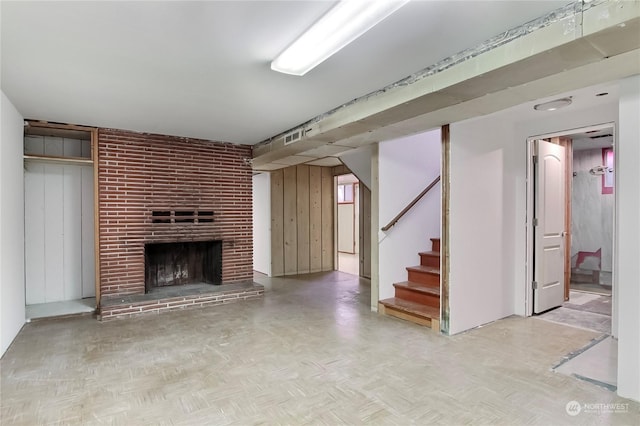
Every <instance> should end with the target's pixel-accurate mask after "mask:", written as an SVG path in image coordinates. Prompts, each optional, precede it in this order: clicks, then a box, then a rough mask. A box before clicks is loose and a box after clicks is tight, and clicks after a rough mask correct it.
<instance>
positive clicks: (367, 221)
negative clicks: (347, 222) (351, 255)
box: [358, 185, 371, 278]
mask: <svg viewBox="0 0 640 426" xmlns="http://www.w3.org/2000/svg"><path fill="white" fill-rule="evenodd" d="M358 186H359V187H360V189H359V191H360V223H359V226H360V253H359V256H360V276H362V277H365V278H371V191H370V190H369V188H367V187H366V186H365V185H358Z"/></svg>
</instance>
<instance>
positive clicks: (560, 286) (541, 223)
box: [533, 140, 566, 313]
mask: <svg viewBox="0 0 640 426" xmlns="http://www.w3.org/2000/svg"><path fill="white" fill-rule="evenodd" d="M535 143H536V151H535V152H536V154H535V155H536V158H535V166H534V167H535V179H534V180H535V183H534V185H535V197H534V212H535V219H534V256H535V257H534V276H533V280H534V283H533V303H534V305H533V311H534V312H535V313H540V312H543V311H546V310H548V309H551V308H555V307H556V306H561V305H562V304H563V303H564V264H565V263H564V256H565V247H564V245H565V235H566V233H565V229H564V228H565V197H566V194H565V181H564V180H565V148H564V147H563V146H560V145H556V144H552V143H550V142H545V141H542V140H538V141H536V142H535Z"/></svg>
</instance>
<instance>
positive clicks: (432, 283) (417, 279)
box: [378, 238, 440, 331]
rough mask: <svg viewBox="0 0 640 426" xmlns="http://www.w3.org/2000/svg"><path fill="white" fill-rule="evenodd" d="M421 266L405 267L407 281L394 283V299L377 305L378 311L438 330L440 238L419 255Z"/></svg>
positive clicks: (434, 240) (382, 301) (432, 239)
mask: <svg viewBox="0 0 640 426" xmlns="http://www.w3.org/2000/svg"><path fill="white" fill-rule="evenodd" d="M419 255H420V265H418V266H409V267H407V281H403V282H400V283H395V284H394V285H393V286H394V287H395V297H392V298H390V299H384V300H381V301H380V302H378V312H380V313H382V314H384V315H390V316H393V317H396V318H401V319H403V320H407V321H411V322H414V323H416V324H420V325H425V326H428V327H431V328H432V329H434V330H438V331H439V329H440V238H431V251H425V252H421V253H419Z"/></svg>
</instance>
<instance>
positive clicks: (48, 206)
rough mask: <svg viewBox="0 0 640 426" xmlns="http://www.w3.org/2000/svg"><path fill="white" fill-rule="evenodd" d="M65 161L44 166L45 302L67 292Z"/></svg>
mask: <svg viewBox="0 0 640 426" xmlns="http://www.w3.org/2000/svg"><path fill="white" fill-rule="evenodd" d="M63 168H64V166H62V165H57V164H46V165H45V166H44V175H45V181H44V213H43V214H44V220H45V224H46V225H45V227H44V244H45V248H44V252H45V254H46V255H45V271H46V276H45V279H46V281H45V302H56V301H59V300H62V295H63V294H64V282H63V276H64V272H63V265H64V256H63V255H64V240H63V236H64V228H63V224H64V204H63V200H64V196H63V189H62V188H63V179H64V174H63Z"/></svg>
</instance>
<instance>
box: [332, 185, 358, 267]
mask: <svg viewBox="0 0 640 426" xmlns="http://www.w3.org/2000/svg"><path fill="white" fill-rule="evenodd" d="M359 185H360V182H359V181H358V178H357V177H356V176H355V175H353V174H347V175H339V176H337V177H336V198H335V199H336V212H337V213H336V242H337V250H336V251H337V256H336V257H337V262H336V265H337V267H336V269H337V270H338V271H341V272H346V273H348V274H352V275H360V261H359V259H360V256H359V254H360V247H359V240H360V237H359V223H360V218H359V203H360V199H359V192H360V191H359Z"/></svg>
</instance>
